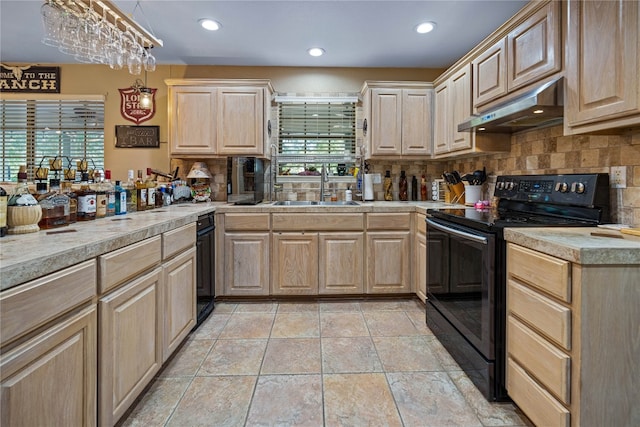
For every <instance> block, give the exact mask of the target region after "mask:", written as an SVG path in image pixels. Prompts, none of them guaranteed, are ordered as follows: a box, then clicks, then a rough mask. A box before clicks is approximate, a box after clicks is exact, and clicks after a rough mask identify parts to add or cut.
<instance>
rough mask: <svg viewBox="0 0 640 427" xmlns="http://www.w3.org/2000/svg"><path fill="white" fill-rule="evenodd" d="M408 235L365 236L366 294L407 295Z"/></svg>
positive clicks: (373, 233) (408, 283) (409, 274)
mask: <svg viewBox="0 0 640 427" xmlns="http://www.w3.org/2000/svg"><path fill="white" fill-rule="evenodd" d="M410 245H411V236H410V233H409V231H406V232H405V231H399V232H377V231H376V232H368V233H367V293H375V294H377V293H409V292H411V281H410V278H411V272H410V270H409V268H410V260H411V246H410Z"/></svg>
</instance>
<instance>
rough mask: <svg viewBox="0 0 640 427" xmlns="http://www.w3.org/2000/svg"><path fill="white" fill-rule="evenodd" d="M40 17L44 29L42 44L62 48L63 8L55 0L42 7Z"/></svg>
mask: <svg viewBox="0 0 640 427" xmlns="http://www.w3.org/2000/svg"><path fill="white" fill-rule="evenodd" d="M40 15H41V17H42V25H43V28H44V35H43V36H42V39H41V41H42V43H44V44H46V45H47V46H54V47H58V46H60V37H61V35H60V31H61V29H60V28H61V21H62V8H61V7H60V6H58V4H57V3H56V2H54V1H53V0H49V1H47V2H46V3H44V4H43V5H42V6H41V7H40Z"/></svg>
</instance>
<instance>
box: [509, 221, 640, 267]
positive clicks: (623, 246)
mask: <svg viewBox="0 0 640 427" xmlns="http://www.w3.org/2000/svg"><path fill="white" fill-rule="evenodd" d="M592 233H596V234H598V235H593V234H592ZM602 234H606V235H607V236H601V235H602ZM609 236H613V237H609ZM504 237H505V239H506V240H507V241H509V242H513V243H516V244H518V245H520V246H524V247H526V248H529V249H533V250H536V251H539V252H543V253H546V254H549V255H553V256H555V257H558V258H561V259H564V260H567V261H571V262H575V263H578V264H584V265H588V264H611V265H615V264H618V265H620V264H640V237H637V236H632V235H629V234H623V233H620V232H619V231H615V230H606V229H602V228H597V227H577V228H560V227H546V228H545V227H540V228H528V227H523V228H505V230H504ZM620 237H621V238H620Z"/></svg>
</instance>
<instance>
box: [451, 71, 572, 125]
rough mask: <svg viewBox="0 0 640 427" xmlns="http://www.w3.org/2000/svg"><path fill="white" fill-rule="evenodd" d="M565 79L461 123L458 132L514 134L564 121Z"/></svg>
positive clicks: (546, 84) (543, 86) (545, 84)
mask: <svg viewBox="0 0 640 427" xmlns="http://www.w3.org/2000/svg"><path fill="white" fill-rule="evenodd" d="M562 83H563V82H562V78H559V79H557V80H552V81H550V82H547V83H544V84H542V85H540V86H539V87H537V88H536V89H534V90H532V91H530V92H527V93H525V94H523V95H521V96H518V97H517V98H514V99H512V100H510V101H507V102H505V103H503V104H500V105H498V106H496V107H495V108H493V109H491V110H489V111H486V112H484V113H482V114H480V115H474V116H471V117H470V118H469V119H468V120H466V121H465V122H463V123H461V124H459V125H458V131H459V132H464V131H474V130H475V131H478V132H483V133H484V132H487V133H514V132H519V131H522V130H527V129H532V128H539V127H546V126H551V125H556V124H559V123H562V120H563V114H564V107H563V99H562V98H563V84H562Z"/></svg>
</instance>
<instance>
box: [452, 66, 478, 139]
mask: <svg viewBox="0 0 640 427" xmlns="http://www.w3.org/2000/svg"><path fill="white" fill-rule="evenodd" d="M449 80H450V84H449V88H450V102H449V117H451V122H452V123H451V124H450V126H451V129H450V130H449V132H450V135H451V146H450V151H456V150H464V149H467V148H472V146H473V138H474V135H475V132H458V125H459V124H460V123H462V122H463V121H465V120H467V119H468V118H469V117H470V116H471V64H468V65H465V66H464V67H463V68H462V69H460V71H458V72H457V73H455V74H454V75H452V76H451V78H450V79H449Z"/></svg>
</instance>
